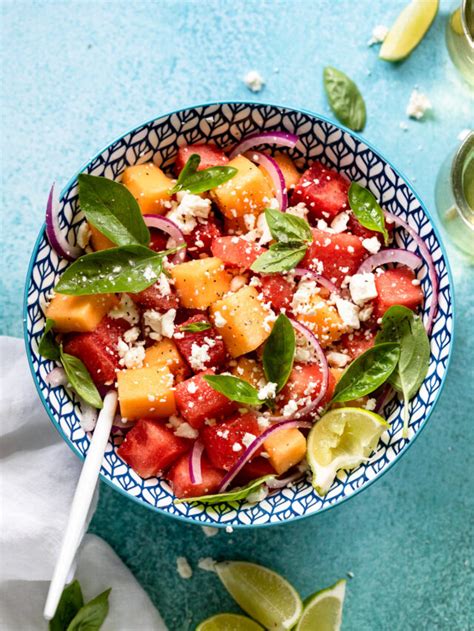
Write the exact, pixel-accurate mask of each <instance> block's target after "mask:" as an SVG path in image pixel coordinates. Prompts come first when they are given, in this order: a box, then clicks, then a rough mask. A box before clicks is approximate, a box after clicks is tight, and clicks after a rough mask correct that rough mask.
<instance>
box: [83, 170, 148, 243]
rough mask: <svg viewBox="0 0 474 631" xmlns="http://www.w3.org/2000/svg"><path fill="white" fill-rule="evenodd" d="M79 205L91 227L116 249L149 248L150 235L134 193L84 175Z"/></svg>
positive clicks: (107, 180)
mask: <svg viewBox="0 0 474 631" xmlns="http://www.w3.org/2000/svg"><path fill="white" fill-rule="evenodd" d="M77 179H78V182H79V205H80V207H81V209H82V211H83V212H84V214H85V216H86V219H87V221H88V222H89V223H91V224H92V225H93V226H95V227H96V228H97V230H99V231H100V232H101V233H102V234H104V235H105V236H106V237H107V238H108V239H110V240H111V241H112V242H113V243H115V244H116V245H148V244H149V243H150V231H149V230H148V228H147V227H146V225H145V221H144V220H143V215H142V213H141V211H140V206H139V205H138V202H137V200H136V199H135V198H134V197H133V195H132V193H130V191H129V190H128V189H127V188H126V187H125V186H124V185H123V184H120V183H119V182H114V181H113V180H109V179H107V178H106V177H97V176H95V175H87V174H86V173H81V175H79V177H78V178H77Z"/></svg>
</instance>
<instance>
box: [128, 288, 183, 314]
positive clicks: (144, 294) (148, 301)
mask: <svg viewBox="0 0 474 631" xmlns="http://www.w3.org/2000/svg"><path fill="white" fill-rule="evenodd" d="M128 295H129V296H130V298H131V299H132V300H133V302H134V303H135V304H136V305H137V306H138V307H140V309H143V310H146V309H152V310H153V311H160V312H165V311H168V310H169V309H176V308H177V307H178V305H179V300H178V296H177V295H176V294H175V293H174V291H173V290H171V293H169V294H168V295H167V296H165V295H164V294H163V292H162V290H161V289H160V285H159V283H155V284H154V285H151V286H150V287H147V288H146V289H144V290H143V291H140V292H138V293H136V294H128Z"/></svg>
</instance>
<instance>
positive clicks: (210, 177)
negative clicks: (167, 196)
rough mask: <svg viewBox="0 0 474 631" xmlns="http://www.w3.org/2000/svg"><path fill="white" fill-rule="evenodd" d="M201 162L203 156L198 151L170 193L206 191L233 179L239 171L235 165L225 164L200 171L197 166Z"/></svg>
mask: <svg viewBox="0 0 474 631" xmlns="http://www.w3.org/2000/svg"><path fill="white" fill-rule="evenodd" d="M200 162H201V158H200V157H199V156H198V155H197V154H196V153H193V154H192V156H190V158H189V160H188V161H187V162H186V164H185V165H184V168H183V170H182V171H181V173H180V174H179V177H178V180H177V182H176V184H175V185H174V186H173V188H172V189H171V190H170V193H177V192H178V191H183V190H184V191H188V193H194V194H198V193H204V192H205V191H210V190H211V189H213V188H216V186H220V185H221V184H224V183H225V182H227V181H228V180H231V179H232V178H233V177H234V175H235V174H236V173H237V169H236V168H235V167H224V166H217V167H209V168H207V169H202V170H201V171H198V170H197V168H198V166H199V163H200Z"/></svg>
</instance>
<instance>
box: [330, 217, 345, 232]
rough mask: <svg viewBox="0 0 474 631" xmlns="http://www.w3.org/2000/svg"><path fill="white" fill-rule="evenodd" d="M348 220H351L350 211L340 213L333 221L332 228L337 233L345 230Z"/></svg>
mask: <svg viewBox="0 0 474 631" xmlns="http://www.w3.org/2000/svg"><path fill="white" fill-rule="evenodd" d="M348 221H349V213H348V212H342V213H339V214H338V215H336V216H335V217H334V219H333V220H332V221H331V228H332V230H334V232H336V233H338V232H344V230H345V229H346V228H347V222H348Z"/></svg>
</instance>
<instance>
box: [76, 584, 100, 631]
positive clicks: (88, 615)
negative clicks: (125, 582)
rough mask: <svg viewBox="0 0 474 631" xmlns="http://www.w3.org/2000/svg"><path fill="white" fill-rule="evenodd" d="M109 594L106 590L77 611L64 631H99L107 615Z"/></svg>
mask: <svg viewBox="0 0 474 631" xmlns="http://www.w3.org/2000/svg"><path fill="white" fill-rule="evenodd" d="M110 592H111V590H110V589H106V590H105V592H102V594H99V595H98V596H96V597H95V598H94V599H93V600H90V601H89V602H88V603H87V604H85V605H84V606H83V607H82V608H81V609H79V611H78V612H77V614H76V615H75V616H74V618H73V619H72V620H71V622H70V624H69V626H68V627H67V629H66V631H99V629H100V628H101V626H102V624H103V622H104V620H105V619H106V617H107V614H108V613H109V594H110Z"/></svg>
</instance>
